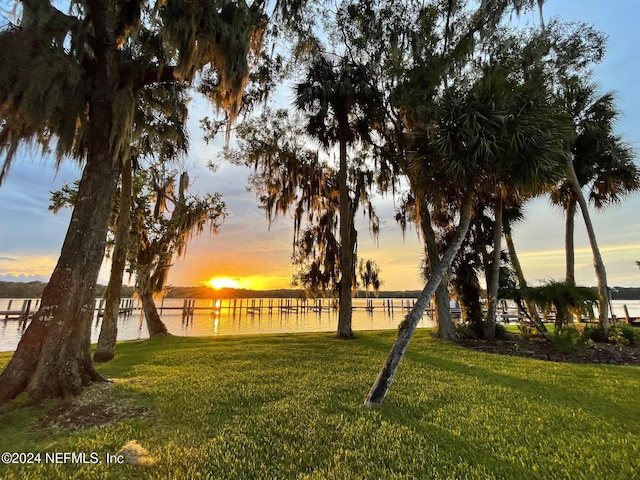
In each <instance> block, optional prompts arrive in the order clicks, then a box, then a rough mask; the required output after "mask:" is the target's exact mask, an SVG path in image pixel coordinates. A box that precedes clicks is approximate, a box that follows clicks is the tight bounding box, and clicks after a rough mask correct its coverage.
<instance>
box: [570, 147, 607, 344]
mask: <svg viewBox="0 0 640 480" xmlns="http://www.w3.org/2000/svg"><path fill="white" fill-rule="evenodd" d="M567 166H568V168H567V172H568V176H569V181H570V182H571V187H572V189H573V193H574V194H575V196H576V200H577V202H578V205H580V210H581V211H582V218H583V219H584V224H585V227H587V234H588V235H589V243H590V244H591V251H592V252H593V266H594V268H595V271H596V277H597V278H598V297H599V301H600V308H599V310H600V319H599V323H600V328H602V330H603V331H604V333H605V334H608V332H609V292H608V286H607V272H606V270H605V268H604V262H603V261H602V256H601V255H600V249H599V248H598V242H597V240H596V233H595V231H594V230H593V224H592V223H591V217H590V216H589V209H588V206H587V201H586V200H585V198H584V195H583V194H582V189H581V188H580V182H579V181H578V177H577V175H576V171H575V169H574V168H573V160H572V159H571V157H569V160H568V161H567Z"/></svg>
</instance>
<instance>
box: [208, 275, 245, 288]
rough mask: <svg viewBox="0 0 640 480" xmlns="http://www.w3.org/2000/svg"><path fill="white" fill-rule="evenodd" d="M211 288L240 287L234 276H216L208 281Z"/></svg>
mask: <svg viewBox="0 0 640 480" xmlns="http://www.w3.org/2000/svg"><path fill="white" fill-rule="evenodd" d="M207 285H209V286H210V287H211V288H215V289H216V290H220V289H221V288H238V282H237V281H236V280H234V279H232V278H227V277H216V278H212V279H211V280H209V281H208V282H207Z"/></svg>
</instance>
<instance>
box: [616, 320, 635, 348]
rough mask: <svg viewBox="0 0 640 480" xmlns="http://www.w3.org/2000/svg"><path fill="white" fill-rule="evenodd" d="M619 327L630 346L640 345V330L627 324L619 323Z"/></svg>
mask: <svg viewBox="0 0 640 480" xmlns="http://www.w3.org/2000/svg"><path fill="white" fill-rule="evenodd" d="M618 327H619V328H620V330H621V331H622V335H623V336H624V337H625V338H626V339H627V340H629V345H633V346H636V345H640V328H636V327H632V326H631V325H627V324H626V323H619V324H618Z"/></svg>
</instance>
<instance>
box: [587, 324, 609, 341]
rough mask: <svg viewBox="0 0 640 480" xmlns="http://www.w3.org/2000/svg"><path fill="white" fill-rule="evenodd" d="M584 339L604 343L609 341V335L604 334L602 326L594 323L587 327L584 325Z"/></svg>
mask: <svg viewBox="0 0 640 480" xmlns="http://www.w3.org/2000/svg"><path fill="white" fill-rule="evenodd" d="M582 339H583V341H585V342H586V341H587V340H591V341H592V342H596V343H603V342H607V341H608V338H607V336H606V335H605V334H604V330H602V328H600V327H599V326H592V325H587V326H586V327H584V330H583V332H582Z"/></svg>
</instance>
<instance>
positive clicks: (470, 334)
mask: <svg viewBox="0 0 640 480" xmlns="http://www.w3.org/2000/svg"><path fill="white" fill-rule="evenodd" d="M455 329H456V336H457V337H459V338H478V336H477V335H476V332H475V330H474V329H473V328H472V327H470V326H469V325H467V324H466V323H458V324H456V326H455ZM496 333H497V331H496Z"/></svg>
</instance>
